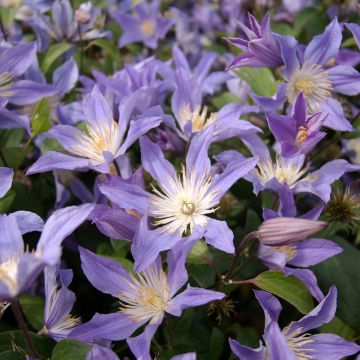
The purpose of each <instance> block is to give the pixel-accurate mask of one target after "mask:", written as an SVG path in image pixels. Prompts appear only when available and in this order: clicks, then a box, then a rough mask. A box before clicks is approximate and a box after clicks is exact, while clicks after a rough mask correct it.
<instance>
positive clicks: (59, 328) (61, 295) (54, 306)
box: [40, 266, 80, 341]
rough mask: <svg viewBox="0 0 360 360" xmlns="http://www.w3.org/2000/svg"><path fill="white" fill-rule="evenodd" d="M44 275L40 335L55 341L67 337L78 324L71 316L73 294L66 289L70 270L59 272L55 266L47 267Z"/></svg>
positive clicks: (69, 281) (75, 318) (78, 320)
mask: <svg viewBox="0 0 360 360" xmlns="http://www.w3.org/2000/svg"><path fill="white" fill-rule="evenodd" d="M44 275H45V310H44V327H43V328H42V329H41V330H40V334H47V335H49V336H50V337H51V338H53V339H54V340H56V341H60V340H62V339H64V338H66V337H67V336H68V334H69V333H70V332H71V331H73V330H74V328H75V327H76V326H77V325H78V324H79V323H80V319H79V318H77V317H75V316H73V315H71V314H70V311H71V309H72V307H73V305H74V303H75V300H76V298H75V294H74V293H73V292H72V291H70V290H69V289H68V286H69V285H70V283H71V280H72V277H73V272H72V270H59V269H57V267H56V266H47V267H46V268H45V270H44Z"/></svg>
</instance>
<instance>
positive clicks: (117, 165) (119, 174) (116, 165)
mask: <svg viewBox="0 0 360 360" xmlns="http://www.w3.org/2000/svg"><path fill="white" fill-rule="evenodd" d="M113 164H114V167H115V170H116V174H117V175H118V176H121V172H120V167H119V164H118V163H117V162H116V160H115V159H114V160H113Z"/></svg>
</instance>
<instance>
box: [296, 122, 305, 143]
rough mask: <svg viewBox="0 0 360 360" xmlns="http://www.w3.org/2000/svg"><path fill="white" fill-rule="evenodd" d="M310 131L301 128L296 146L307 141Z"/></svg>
mask: <svg viewBox="0 0 360 360" xmlns="http://www.w3.org/2000/svg"><path fill="white" fill-rule="evenodd" d="M307 131H308V129H307V128H306V127H304V126H300V127H299V129H298V133H297V135H296V139H295V144H296V146H300V145H301V144H302V143H303V142H304V141H305V140H306V139H307Z"/></svg>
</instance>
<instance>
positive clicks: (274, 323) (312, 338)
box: [230, 287, 360, 360]
mask: <svg viewBox="0 0 360 360" xmlns="http://www.w3.org/2000/svg"><path fill="white" fill-rule="evenodd" d="M255 296H256V298H257V300H258V301H259V303H260V305H261V307H262V309H263V310H264V313H265V332H264V343H265V346H264V345H263V344H262V343H260V347H259V348H257V349H252V348H249V347H247V346H244V345H241V344H239V343H238V342H237V341H236V340H233V339H230V347H231V349H232V351H233V352H234V354H235V355H236V356H237V357H238V358H239V359H241V360H253V359H259V360H265V359H270V360H296V359H319V360H320V359H331V360H340V359H342V358H343V357H344V356H350V355H353V354H356V353H357V352H359V350H360V346H359V345H357V344H355V343H354V342H351V341H347V340H344V339H343V338H341V337H340V336H337V335H334V334H316V335H311V334H309V333H308V331H309V330H312V329H314V328H317V327H319V326H321V325H323V324H326V323H328V322H329V321H331V320H332V318H333V317H334V315H335V311H336V299H337V290H336V288H335V287H332V288H330V290H329V293H328V294H327V296H326V297H325V298H324V300H322V301H321V302H320V303H319V304H318V305H317V306H316V307H315V308H314V309H313V310H312V311H310V312H309V313H308V314H307V315H305V316H304V317H303V318H301V319H300V320H298V321H293V322H291V323H290V324H289V325H288V326H286V327H285V328H283V329H282V330H281V328H280V327H279V325H278V318H279V314H280V311H281V305H280V302H279V300H278V299H277V298H276V297H275V296H273V295H271V294H270V293H268V292H266V291H255Z"/></svg>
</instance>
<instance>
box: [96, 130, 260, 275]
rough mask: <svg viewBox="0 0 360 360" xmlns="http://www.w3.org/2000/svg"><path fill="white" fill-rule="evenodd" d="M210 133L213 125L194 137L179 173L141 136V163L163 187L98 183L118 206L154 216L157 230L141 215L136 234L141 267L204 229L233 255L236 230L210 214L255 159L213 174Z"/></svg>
mask: <svg viewBox="0 0 360 360" xmlns="http://www.w3.org/2000/svg"><path fill="white" fill-rule="evenodd" d="M212 133H213V128H211V127H210V128H208V129H206V131H204V132H202V133H200V134H199V135H198V136H197V137H194V138H193V140H192V141H191V143H190V147H189V150H188V153H187V156H186V166H185V167H183V170H182V173H181V175H180V176H178V175H177V174H176V172H175V169H174V168H173V166H172V165H171V164H170V163H169V162H168V161H167V160H165V158H164V155H163V153H162V152H161V150H160V148H159V146H157V145H156V144H154V143H153V142H151V141H150V140H149V139H148V138H146V137H142V138H141V139H140V146H141V157H142V165H143V167H144V168H145V170H146V171H148V172H149V173H150V174H151V176H152V177H153V178H154V179H155V180H156V181H157V183H158V186H159V189H156V188H154V190H153V192H152V193H148V192H146V191H145V190H144V189H142V188H141V187H139V186H136V185H132V184H126V183H124V182H123V181H121V180H120V179H115V178H114V179H112V180H110V181H108V182H105V183H103V184H100V185H99V187H100V191H101V192H102V193H103V194H104V195H106V196H107V197H108V198H109V199H110V200H111V201H112V202H114V203H115V204H117V205H118V206H120V207H123V208H125V209H131V210H135V211H137V212H138V213H139V214H141V215H144V216H147V215H149V216H150V217H151V218H152V219H154V224H155V225H156V226H157V228H156V229H154V230H148V229H147V222H146V219H145V220H144V219H143V221H142V225H141V226H140V227H139V229H138V236H135V239H134V243H133V249H132V254H133V256H134V258H135V263H136V268H137V269H139V267H140V266H141V268H144V267H145V266H146V265H148V264H150V263H151V262H152V261H153V260H155V258H156V257H157V256H158V254H159V252H161V251H163V250H167V249H171V248H172V247H173V246H174V245H175V244H176V243H177V242H178V241H180V240H181V238H182V236H183V234H185V233H186V232H187V231H190V233H192V232H193V231H194V230H195V229H202V231H205V235H204V236H205V239H206V241H207V242H208V243H209V244H211V245H213V246H215V247H216V248H218V249H220V250H222V251H225V252H229V253H232V252H233V251H234V245H233V234H232V232H231V230H230V229H229V228H228V226H227V224H226V222H225V221H219V220H216V219H213V218H210V217H209V216H208V215H209V214H212V213H214V212H215V211H216V206H217V205H218V203H219V202H220V200H221V198H222V197H223V195H224V194H225V192H226V191H227V190H228V189H229V188H230V187H231V186H232V185H233V184H234V183H235V182H236V181H237V180H238V179H239V178H241V177H242V176H244V175H246V174H247V173H248V172H249V171H250V170H251V169H253V167H254V166H255V165H256V163H257V158H255V157H254V158H247V159H246V158H244V159H240V160H239V161H235V162H231V163H229V164H228V166H227V167H226V168H225V170H224V171H223V172H222V173H221V174H216V175H215V176H211V164H210V159H209V158H208V154H207V153H208V147H209V144H210V142H211V140H212ZM200 237H201V236H200ZM137 239H139V240H137ZM151 239H156V241H154V240H151Z"/></svg>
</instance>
